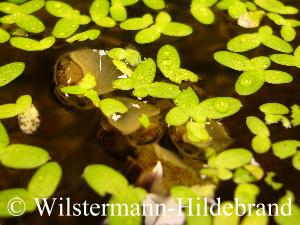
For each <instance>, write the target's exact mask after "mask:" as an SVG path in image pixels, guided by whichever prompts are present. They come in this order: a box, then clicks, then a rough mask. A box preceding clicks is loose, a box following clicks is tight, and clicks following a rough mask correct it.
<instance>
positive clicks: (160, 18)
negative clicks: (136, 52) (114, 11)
mask: <svg viewBox="0 0 300 225" xmlns="http://www.w3.org/2000/svg"><path fill="white" fill-rule="evenodd" d="M192 32H193V29H192V28H191V27H190V26H188V25H185V24H182V23H177V22H171V17H170V15H169V14H168V13H166V12H160V13H159V14H158V15H157V17H156V19H155V24H154V25H152V26H151V27H149V28H145V29H143V30H141V31H139V32H138V33H137V35H136V36H135V40H136V42H137V43H139V44H147V43H151V42H153V41H155V40H157V39H158V38H159V37H160V35H161V34H165V35H169V36H175V37H183V36H187V35H190V34H191V33H192Z"/></svg>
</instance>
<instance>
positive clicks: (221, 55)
mask: <svg viewBox="0 0 300 225" xmlns="http://www.w3.org/2000/svg"><path fill="white" fill-rule="evenodd" d="M214 59H215V60H216V61H217V62H218V63H220V64H222V65H224V66H227V67H229V68H231V69H234V70H238V71H246V70H247V68H248V67H249V59H248V58H247V57H246V56H243V55H240V54H237V53H233V52H228V51H219V52H215V53H214Z"/></svg>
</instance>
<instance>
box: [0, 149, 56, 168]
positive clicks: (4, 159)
mask: <svg viewBox="0 0 300 225" xmlns="http://www.w3.org/2000/svg"><path fill="white" fill-rule="evenodd" d="M49 158H50V157H49V154H48V152H47V151H45V150H44V149H42V148H38V147H35V146H30V145H23V144H13V145H9V146H7V147H5V148H3V149H2V151H1V158H0V160H1V163H2V164H3V165H4V166H6V167H9V168H13V169H34V168H37V167H39V166H41V165H43V164H45V163H46V162H47V161H48V160H49Z"/></svg>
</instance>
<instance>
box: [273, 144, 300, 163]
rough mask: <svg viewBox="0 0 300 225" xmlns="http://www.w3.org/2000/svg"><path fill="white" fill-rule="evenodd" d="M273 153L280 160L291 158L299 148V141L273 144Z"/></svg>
mask: <svg viewBox="0 0 300 225" xmlns="http://www.w3.org/2000/svg"><path fill="white" fill-rule="evenodd" d="M272 147H273V153H274V155H275V156H277V157H278V158H280V159H286V158H289V157H291V156H293V155H294V154H295V153H296V152H297V149H299V148H300V141H296V140H285V141H279V142H276V143H274V144H273V146H272Z"/></svg>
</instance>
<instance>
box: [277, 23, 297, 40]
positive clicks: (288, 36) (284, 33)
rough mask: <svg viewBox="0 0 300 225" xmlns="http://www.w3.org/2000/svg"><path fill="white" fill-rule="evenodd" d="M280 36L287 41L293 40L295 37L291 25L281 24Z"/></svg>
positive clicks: (294, 31)
mask: <svg viewBox="0 0 300 225" xmlns="http://www.w3.org/2000/svg"><path fill="white" fill-rule="evenodd" d="M280 34H281V37H282V38H283V39H284V40H285V41H287V42H290V41H293V40H294V39H295V38H296V35H297V33H296V30H295V29H294V28H293V27H289V26H282V27H281V30H280Z"/></svg>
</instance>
